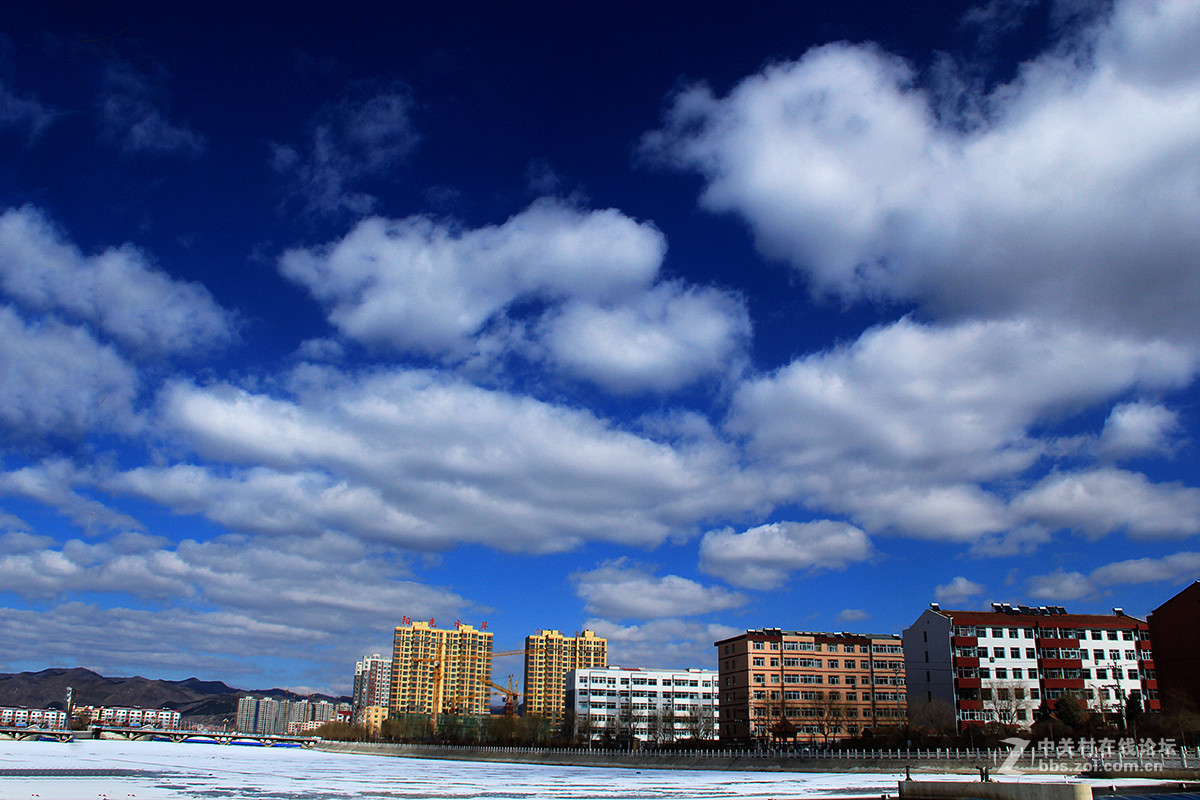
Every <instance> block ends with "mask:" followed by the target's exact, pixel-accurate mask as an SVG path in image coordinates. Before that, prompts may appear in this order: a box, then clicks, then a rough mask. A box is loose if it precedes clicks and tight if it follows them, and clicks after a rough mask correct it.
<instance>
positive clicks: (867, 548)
mask: <svg viewBox="0 0 1200 800" xmlns="http://www.w3.org/2000/svg"><path fill="white" fill-rule="evenodd" d="M873 554H874V550H873V548H872V547H871V540H870V539H868V538H867V535H866V534H865V533H863V532H862V531H861V530H860V529H858V528H856V527H854V526H853V525H848V524H846V523H844V522H834V521H832V520H820V521H818V522H773V523H770V524H768V525H760V526H758V527H756V528H751V529H750V530H748V531H746V532H744V533H735V532H734V531H733V530H732V529H729V528H726V529H725V530H720V531H710V532H708V533H706V534H704V538H703V539H702V540H701V541H700V569H701V570H702V571H704V572H707V573H708V574H710V575H716V576H718V577H720V578H723V579H724V580H726V581H729V582H730V583H732V584H734V585H737V586H746V587H753V588H755V589H774V588H776V587H778V586H780V585H782V584H783V583H784V582H785V581H786V580H787V579H788V575H789V574H790V573H792V572H795V571H798V570H818V569H845V568H846V567H847V566H849V565H850V564H851V563H853V562H855V561H865V560H867V559H869V558H870V557H871V556H872V555H873Z"/></svg>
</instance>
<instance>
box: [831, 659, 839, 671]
mask: <svg viewBox="0 0 1200 800" xmlns="http://www.w3.org/2000/svg"><path fill="white" fill-rule="evenodd" d="M839 663H840V662H839V661H838V660H837V659H836V658H831V659H829V668H830V669H837V668H838V664H839Z"/></svg>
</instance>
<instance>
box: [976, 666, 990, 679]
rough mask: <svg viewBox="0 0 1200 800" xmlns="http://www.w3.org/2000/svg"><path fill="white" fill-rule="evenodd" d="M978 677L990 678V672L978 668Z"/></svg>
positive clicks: (986, 669)
mask: <svg viewBox="0 0 1200 800" xmlns="http://www.w3.org/2000/svg"><path fill="white" fill-rule="evenodd" d="M979 677H980V678H991V677H992V671H991V670H990V669H988V668H987V667H980V668H979Z"/></svg>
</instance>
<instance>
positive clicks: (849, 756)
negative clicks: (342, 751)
mask: <svg viewBox="0 0 1200 800" xmlns="http://www.w3.org/2000/svg"><path fill="white" fill-rule="evenodd" d="M347 744H366V743H363V742H354V743H347ZM396 746H397V747H403V748H410V749H413V750H425V751H446V750H450V751H454V750H459V751H462V752H468V751H470V752H482V753H528V754H547V755H569V756H572V757H584V756H592V757H596V758H604V757H609V756H625V757H630V756H632V757H639V756H640V757H644V758H647V759H650V758H654V759H667V760H669V759H687V758H712V759H763V760H778V759H787V760H809V761H860V762H861V761H889V762H911V763H913V764H917V763H919V762H921V761H926V762H932V761H955V762H965V765H966V764H969V765H977V764H981V763H987V764H990V765H995V766H999V765H1002V764H1004V763H1005V762H1006V761H1007V760H1008V758H1009V757H1010V756H1011V754H1012V750H1011V749H1009V748H1004V749H998V748H974V747H967V748H959V747H937V748H921V749H915V750H914V749H899V748H867V749H838V750H833V749H827V748H813V747H798V748H769V747H762V748H759V747H743V748H723V749H712V750H708V749H675V748H671V749H657V748H653V747H643V748H640V749H635V750H630V749H623V748H599V747H592V748H576V747H539V746H522V745H508V746H504V745H461V744H458V745H456V744H430V743H413V744H405V743H396ZM1045 761H1056V762H1061V763H1069V764H1085V765H1086V764H1094V765H1096V766H1097V767H1098V766H1099V765H1100V763H1101V762H1103V763H1104V764H1123V765H1128V766H1126V767H1125V768H1126V769H1129V768H1130V767H1132V766H1135V765H1136V766H1138V767H1139V768H1145V769H1148V770H1157V769H1174V768H1183V769H1187V768H1194V767H1196V766H1200V747H1177V748H1175V749H1174V750H1173V751H1172V752H1171V753H1169V754H1161V753H1160V754H1155V755H1153V756H1145V757H1142V756H1138V755H1135V754H1125V753H1120V752H1115V751H1114V752H1113V753H1111V754H1107V755H1106V756H1105V757H1104V758H1103V759H1100V758H1097V757H1088V756H1081V755H1078V754H1073V755H1063V756H1059V755H1057V754H1056V753H1046V752H1043V751H1040V750H1038V749H1036V748H1032V747H1030V748H1027V749H1025V751H1024V752H1023V753H1022V754H1021V757H1020V758H1019V759H1018V760H1017V761H1015V762H1014V764H1013V766H1014V767H1016V768H1022V769H1028V768H1029V767H1030V765H1034V768H1035V769H1036V765H1037V764H1038V763H1039V762H1045Z"/></svg>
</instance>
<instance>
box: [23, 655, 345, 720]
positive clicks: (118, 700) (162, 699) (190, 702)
mask: <svg viewBox="0 0 1200 800" xmlns="http://www.w3.org/2000/svg"><path fill="white" fill-rule="evenodd" d="M68 686H70V687H73V688H74V689H75V704H76V705H77V706H81V705H85V706H130V707H137V708H170V709H174V710H177V711H179V712H180V713H181V714H182V715H183V717H184V718H185V720H186V721H187V722H189V723H191V722H206V723H213V722H215V723H218V724H219V723H221V722H222V721H223V720H225V719H229V718H231V717H232V716H233V715H234V714H236V713H237V700H238V698H239V697H241V696H242V695H246V694H252V695H255V696H258V697H262V696H269V697H278V698H280V699H289V700H300V699H304V698H303V697H302V696H300V695H297V694H294V693H292V692H289V691H287V690H285V689H266V690H253V691H247V690H244V689H235V688H233V687H231V686H228V685H227V684H225V683H222V682H221V681H202V680H200V679H199V678H185V679H184V680H181V681H165V680H158V679H153V678H143V677H142V676H140V675H135V676H133V677H131V678H107V677H105V676H103V675H100V674H98V673H96V672H93V671H92V670H90V669H83V668H82V667H74V668H70V669H66V668H52V669H44V670H42V671H41V672H17V673H0V706H18V707H19V706H26V707H28V708H62V707H63V706H64V705H65V703H66V696H67V687H68ZM313 699H317V700H329V701H332V702H339V701H342V700H348V699H349V698H344V697H328V696H326V695H313Z"/></svg>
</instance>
